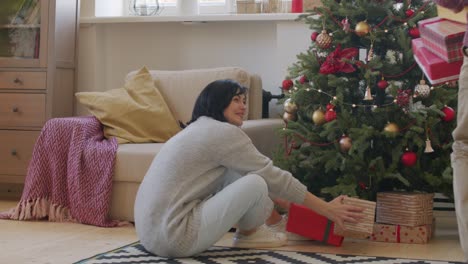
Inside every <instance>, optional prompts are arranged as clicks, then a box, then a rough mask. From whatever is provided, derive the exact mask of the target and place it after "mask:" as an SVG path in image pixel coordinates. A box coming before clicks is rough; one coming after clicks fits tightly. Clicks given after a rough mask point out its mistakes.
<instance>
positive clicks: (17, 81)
mask: <svg viewBox="0 0 468 264" xmlns="http://www.w3.org/2000/svg"><path fill="white" fill-rule="evenodd" d="M13 82H14V83H15V84H22V83H23V82H22V81H21V79H20V78H15V79H14V80H13Z"/></svg>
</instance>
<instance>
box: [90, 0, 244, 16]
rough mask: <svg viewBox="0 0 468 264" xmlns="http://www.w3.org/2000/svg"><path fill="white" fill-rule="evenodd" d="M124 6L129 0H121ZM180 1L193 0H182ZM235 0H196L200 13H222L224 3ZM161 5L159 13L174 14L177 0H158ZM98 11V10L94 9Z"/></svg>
mask: <svg viewBox="0 0 468 264" xmlns="http://www.w3.org/2000/svg"><path fill="white" fill-rule="evenodd" d="M95 1H109V0H95ZM113 1H115V0H113ZM122 1H123V4H124V6H125V7H128V6H129V3H130V0H122ZM182 1H195V0H182ZM232 1H234V2H235V0H198V4H199V12H200V14H224V13H226V12H227V10H231V9H228V8H227V6H226V4H227V3H230V2H232ZM159 5H160V6H161V12H160V15H176V14H177V13H178V12H177V0H159ZM96 11H98V10H96ZM124 15H128V9H127V8H124Z"/></svg>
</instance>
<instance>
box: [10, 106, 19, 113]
mask: <svg viewBox="0 0 468 264" xmlns="http://www.w3.org/2000/svg"><path fill="white" fill-rule="evenodd" d="M11 111H13V113H18V112H19V108H18V107H17V106H13V108H12V109H11Z"/></svg>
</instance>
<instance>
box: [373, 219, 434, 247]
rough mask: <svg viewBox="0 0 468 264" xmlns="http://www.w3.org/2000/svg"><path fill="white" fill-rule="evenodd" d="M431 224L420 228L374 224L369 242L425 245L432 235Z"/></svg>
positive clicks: (432, 227)
mask: <svg viewBox="0 0 468 264" xmlns="http://www.w3.org/2000/svg"><path fill="white" fill-rule="evenodd" d="M434 230H435V219H433V223H432V224H429V225H422V226H402V225H388V224H379V223H375V225H374V232H373V233H372V235H371V237H370V240H371V241H378V242H389V243H407V244H426V243H427V242H428V241H429V240H430V239H431V237H432V236H433V234H434Z"/></svg>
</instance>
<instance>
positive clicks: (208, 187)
mask: <svg viewBox="0 0 468 264" xmlns="http://www.w3.org/2000/svg"><path fill="white" fill-rule="evenodd" d="M228 168H229V169H232V170H234V171H237V172H239V173H240V174H241V175H246V174H258V175H260V176H261V177H263V178H264V179H265V181H266V183H267V185H268V188H269V192H270V194H274V195H275V197H279V198H283V199H286V200H289V201H291V202H295V203H302V202H303V201H304V199H305V195H306V187H305V186H304V185H303V184H301V183H300V182H299V181H298V180H297V179H295V178H294V177H292V175H291V174H290V173H289V172H287V171H284V170H281V169H279V168H278V167H275V166H273V163H272V161H271V160H270V159H269V158H267V157H265V156H264V155H262V154H261V153H260V152H259V151H258V150H257V149H256V148H255V146H254V145H253V144H252V141H251V140H250V138H249V137H248V136H247V135H246V134H245V133H244V132H243V131H242V130H241V129H240V128H239V127H237V126H234V125H231V124H229V123H225V122H219V121H217V120H214V119H212V118H208V117H200V118H199V119H198V120H197V121H196V122H194V123H192V124H190V125H189V126H188V127H186V128H185V129H184V130H182V131H181V132H179V133H178V134H177V135H175V136H174V137H172V138H171V139H170V140H169V141H167V142H166V143H165V144H164V146H163V147H162V148H161V150H160V151H159V153H158V155H157V156H156V158H155V159H154V160H153V163H152V164H151V166H150V168H149V170H148V172H147V173H146V176H145V178H144V179H143V182H142V183H141V185H140V188H139V190H138V194H137V197H136V201H135V226H136V232H137V234H138V238H139V239H140V241H141V243H142V244H143V245H144V246H145V248H146V249H147V250H149V251H151V252H153V253H154V254H157V255H160V256H172V257H180V256H186V255H185V254H186V252H187V251H189V250H190V249H191V247H192V246H193V242H194V241H195V240H196V238H197V233H198V232H197V230H198V228H199V225H200V208H201V205H202V204H203V201H205V200H206V199H208V198H209V197H210V196H211V195H213V194H214V193H215V192H216V187H217V185H218V184H219V183H220V182H221V181H222V179H221V178H222V176H223V175H224V172H225V171H226V170H227V169H228Z"/></svg>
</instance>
